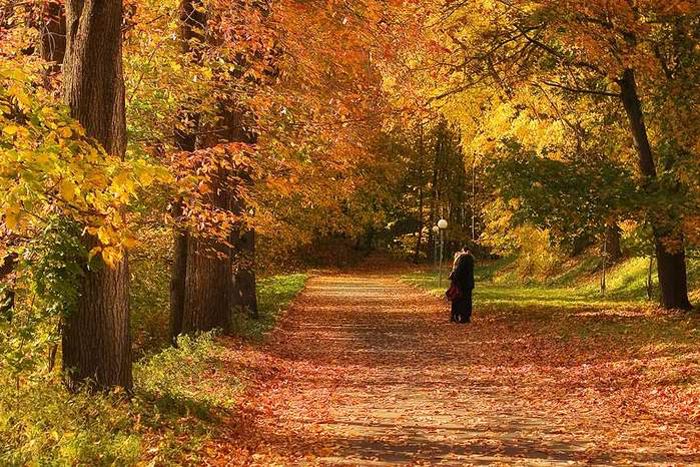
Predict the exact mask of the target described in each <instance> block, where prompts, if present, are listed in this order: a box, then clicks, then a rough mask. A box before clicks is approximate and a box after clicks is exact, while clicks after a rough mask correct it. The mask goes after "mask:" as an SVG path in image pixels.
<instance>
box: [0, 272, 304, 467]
mask: <svg viewBox="0 0 700 467" xmlns="http://www.w3.org/2000/svg"><path fill="white" fill-rule="evenodd" d="M305 283H306V276H305V275H303V274H294V275H282V276H274V277H269V278H265V279H263V280H261V281H260V287H259V300H260V314H261V319H260V321H253V320H248V319H239V320H237V324H238V327H237V328H236V331H237V332H239V333H240V337H241V338H243V339H252V340H260V339H261V338H262V337H263V336H264V334H265V333H266V332H267V331H269V330H270V329H272V328H273V327H274V324H275V320H276V318H277V317H278V316H279V314H280V313H281V311H282V310H283V309H284V308H285V307H286V306H288V305H289V303H290V301H291V300H292V299H293V298H294V297H295V296H296V295H297V294H298V293H299V292H300V291H301V289H303V287H304V285H305ZM234 358H235V355H234V351H233V350H232V349H230V348H229V347H227V346H226V345H225V343H224V342H222V341H221V340H219V339H217V338H216V337H215V335H214V334H211V333H210V334H203V335H201V336H199V337H196V338H189V337H182V338H181V339H180V341H179V346H178V348H166V349H164V350H162V351H161V352H159V353H156V354H155V355H152V356H149V357H146V358H143V359H142V360H141V361H139V362H138V363H136V364H135V365H134V381H135V387H134V393H133V395H132V396H131V398H130V399H128V398H126V397H125V395H124V394H122V393H119V392H115V393H109V394H89V393H87V392H79V393H78V394H69V393H67V392H66V391H65V390H64V388H63V386H62V384H61V382H60V376H59V375H58V374H57V373H56V372H54V373H51V374H41V375H31V377H26V378H24V379H23V382H22V384H20V385H19V386H16V385H15V382H14V381H10V379H9V378H8V377H7V376H6V375H5V374H4V373H3V372H2V369H0V383H1V384H0V465H3V466H24V465H37V466H39V465H40V466H54V465H56V466H59V465H61V466H62V465H81V466H82V465H84V466H103V465H105V466H106V465H110V466H111V465H115V466H122V465H123V466H127V465H183V464H184V465H195V464H198V463H201V462H202V460H203V459H202V457H201V454H202V447H203V446H204V445H205V444H206V443H207V441H208V440H210V439H212V437H214V436H217V435H219V434H220V430H221V429H222V427H223V423H224V422H223V420H224V419H225V418H228V417H235V411H236V409H237V407H238V404H239V402H240V398H241V397H242V393H243V390H244V388H245V384H246V380H245V376H246V375H245V373H237V372H236V371H233V370H231V368H229V365H228V363H227V362H230V361H232V359H234Z"/></svg>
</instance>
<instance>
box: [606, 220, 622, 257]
mask: <svg viewBox="0 0 700 467" xmlns="http://www.w3.org/2000/svg"><path fill="white" fill-rule="evenodd" d="M621 241H622V233H621V232H620V227H618V226H617V225H614V226H612V227H608V228H607V230H606V234H605V251H606V255H607V259H608V261H609V262H610V263H611V264H614V263H617V262H618V261H620V260H621V259H622V256H623V255H622V246H621Z"/></svg>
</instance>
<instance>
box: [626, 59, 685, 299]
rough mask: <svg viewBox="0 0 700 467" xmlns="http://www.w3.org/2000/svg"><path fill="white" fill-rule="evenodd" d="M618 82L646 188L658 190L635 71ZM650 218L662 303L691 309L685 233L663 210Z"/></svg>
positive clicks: (630, 71)
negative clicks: (672, 222) (671, 247)
mask: <svg viewBox="0 0 700 467" xmlns="http://www.w3.org/2000/svg"><path fill="white" fill-rule="evenodd" d="M619 84H620V88H621V90H622V96H621V97H622V103H623V104H624V107H625V111H626V112H627V116H628V118H629V121H630V129H631V131H632V136H633V137H634V142H635V147H636V149H637V154H638V156H639V169H640V171H641V173H642V175H643V176H644V177H645V178H646V179H647V180H646V181H645V183H646V187H647V189H648V190H655V189H656V166H655V165H654V156H653V153H652V150H651V144H650V143H649V138H648V135H647V129H646V125H645V123H644V114H643V112H642V105H641V102H640V100H639V95H638V93H637V84H636V79H635V73H634V70H632V69H628V70H626V71H625V73H624V75H623V77H622V79H620V80H619ZM650 219H651V222H652V227H653V230H654V243H655V245H656V259H657V270H658V277H659V286H660V287H661V301H662V305H663V306H664V308H666V309H683V310H690V309H691V308H692V306H691V304H690V300H689V299H688V275H687V272H686V264H685V247H684V238H683V234H682V233H681V232H677V231H676V230H677V229H675V228H674V227H677V226H674V225H669V221H668V220H664V219H663V215H662V213H658V212H652V213H650ZM668 240H671V241H672V243H674V244H676V245H680V246H679V247H678V249H677V251H672V250H669V249H668V248H667V246H666V243H665V241H668Z"/></svg>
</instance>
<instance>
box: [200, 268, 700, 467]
mask: <svg viewBox="0 0 700 467" xmlns="http://www.w3.org/2000/svg"><path fill="white" fill-rule="evenodd" d="M407 277H408V278H411V277H412V278H414V279H415V278H416V277H418V278H421V277H423V278H425V277H426V275H425V274H407V273H406V272H405V271H404V272H394V273H387V272H386V271H382V272H381V273H378V272H371V271H370V272H367V271H362V272H352V273H345V274H332V275H326V276H322V277H319V278H315V279H313V280H312V281H311V282H310V283H309V285H308V287H307V292H306V293H305V294H304V295H303V296H302V297H301V298H300V299H299V300H298V301H296V302H295V304H294V306H293V307H292V309H291V311H290V313H289V314H288V315H286V317H285V319H284V320H283V321H282V323H281V325H280V327H279V328H278V329H276V330H275V331H273V333H272V335H271V338H270V340H269V341H268V343H267V344H266V346H265V347H264V348H263V349H262V350H263V352H262V353H258V354H256V355H254V356H251V357H252V358H251V360H250V363H251V364H252V365H253V366H254V367H255V368H257V372H258V374H262V375H263V377H261V378H260V379H258V380H257V384H258V386H257V389H256V390H255V391H254V392H253V393H249V395H248V398H247V401H246V404H245V406H246V407H247V409H246V410H245V416H242V417H239V418H238V419H237V420H235V421H233V422H232V425H231V427H230V428H229V431H228V434H227V436H226V437H225V438H222V439H220V440H219V441H218V442H217V444H216V445H215V446H212V447H211V448H210V449H209V451H208V452H210V453H211V456H212V458H211V459H210V461H211V462H213V463H226V462H229V463H231V462H234V463H238V462H240V463H242V464H245V463H250V464H254V465H296V464H301V463H304V464H307V465H332V464H348V463H350V464H359V465H396V464H411V465H436V464H447V465H469V464H498V463H501V464H504V465H512V464H518V463H525V464H528V463H530V464H531V463H533V462H537V463H539V464H543V465H560V464H587V463H594V464H624V463H632V464H636V465H677V464H692V463H697V462H700V425H699V424H698V422H699V421H700V412H699V411H698V403H699V402H700V385H699V382H700V349H699V348H698V345H697V337H698V336H697V328H698V324H700V323H698V320H697V318H695V317H690V316H688V315H680V314H678V315H676V314H671V313H666V314H661V313H659V312H658V310H655V309H652V308H647V307H639V306H632V305H631V304H624V303H616V304H612V302H601V303H598V304H582V303H578V302H576V301H570V302H567V301H566V298H565V297H564V296H563V294H562V295H560V296H559V297H557V299H556V300H549V301H548V300H545V299H546V298H547V297H546V295H545V294H544V291H543V290H539V291H538V290H529V289H528V288H523V289H521V291H520V295H517V294H516V295H513V296H511V297H510V299H509V300H506V298H504V297H503V296H502V295H498V294H496V293H495V292H494V291H492V290H491V291H489V290H486V289H489V288H490V286H489V285H487V284H480V289H481V293H480V295H477V307H476V315H475V319H474V321H473V323H472V324H471V325H469V326H464V325H454V324H449V323H448V322H447V316H448V311H447V305H446V303H445V302H444V301H443V300H441V299H440V298H438V297H435V296H434V295H432V294H430V293H429V292H427V291H425V290H423V289H421V288H419V287H413V286H411V285H409V284H406V280H407ZM399 280H402V281H403V283H401V282H400V281H399ZM499 293H500V292H499ZM489 294H491V295H489ZM487 299H488V300H487ZM263 371H264V373H263Z"/></svg>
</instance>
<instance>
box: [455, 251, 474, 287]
mask: <svg viewBox="0 0 700 467" xmlns="http://www.w3.org/2000/svg"><path fill="white" fill-rule="evenodd" d="M450 280H451V281H452V282H453V283H454V284H455V285H456V286H457V287H459V288H460V289H461V290H472V289H473V288H474V257H473V256H472V255H471V254H462V255H460V256H459V257H458V258H457V261H456V262H455V266H454V268H453V269H452V273H451V274H450Z"/></svg>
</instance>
